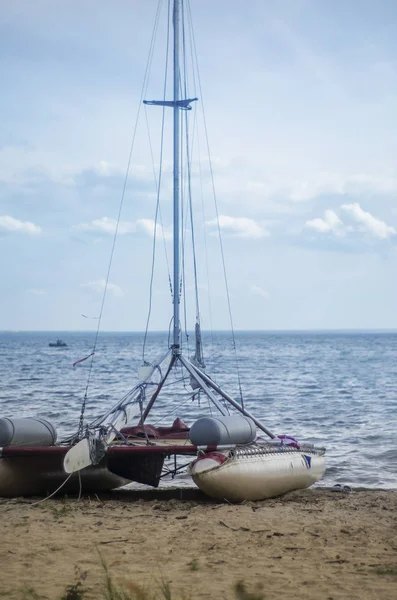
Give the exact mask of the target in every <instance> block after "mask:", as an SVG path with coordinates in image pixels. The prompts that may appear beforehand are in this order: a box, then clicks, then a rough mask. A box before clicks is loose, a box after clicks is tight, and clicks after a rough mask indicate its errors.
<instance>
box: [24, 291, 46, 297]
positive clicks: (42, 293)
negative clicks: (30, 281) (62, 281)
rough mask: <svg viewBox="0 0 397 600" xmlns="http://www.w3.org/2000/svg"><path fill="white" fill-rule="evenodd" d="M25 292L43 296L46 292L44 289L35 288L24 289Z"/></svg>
mask: <svg viewBox="0 0 397 600" xmlns="http://www.w3.org/2000/svg"><path fill="white" fill-rule="evenodd" d="M26 292H27V293H28V294H33V295H34V296H45V294H46V293H47V292H46V291H45V290H35V289H31V290H26Z"/></svg>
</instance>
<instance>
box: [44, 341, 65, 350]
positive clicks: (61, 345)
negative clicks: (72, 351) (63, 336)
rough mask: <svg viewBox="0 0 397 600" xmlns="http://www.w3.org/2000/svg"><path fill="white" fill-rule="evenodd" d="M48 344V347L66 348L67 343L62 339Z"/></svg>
mask: <svg viewBox="0 0 397 600" xmlns="http://www.w3.org/2000/svg"><path fill="white" fill-rule="evenodd" d="M48 345H49V346H50V348H66V346H67V343H66V342H64V341H62V340H57V341H56V342H50V343H49V344H48Z"/></svg>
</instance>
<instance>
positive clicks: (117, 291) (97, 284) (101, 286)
mask: <svg viewBox="0 0 397 600" xmlns="http://www.w3.org/2000/svg"><path fill="white" fill-rule="evenodd" d="M80 287H81V288H82V289H83V290H85V291H87V292H93V293H94V294H103V292H104V291H105V287H106V281H105V279H99V280H98V281H89V282H88V283H82V284H80ZM107 291H108V292H110V293H111V294H113V296H116V297H118V298H120V297H121V296H124V292H123V290H122V289H121V287H120V286H118V285H116V284H115V283H108V285H107Z"/></svg>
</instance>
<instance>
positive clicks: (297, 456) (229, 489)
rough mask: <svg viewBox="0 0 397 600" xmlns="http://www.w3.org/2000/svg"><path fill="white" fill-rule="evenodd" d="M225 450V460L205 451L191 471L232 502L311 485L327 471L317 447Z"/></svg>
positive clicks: (213, 494) (209, 489)
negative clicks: (267, 450) (312, 449)
mask: <svg viewBox="0 0 397 600" xmlns="http://www.w3.org/2000/svg"><path fill="white" fill-rule="evenodd" d="M215 454H218V455H219V453H215ZM223 454H224V456H225V457H226V460H225V462H223V463H222V464H219V462H217V460H214V459H213V458H211V454H209V455H208V458H207V457H206V455H201V456H200V457H199V458H198V459H197V460H196V461H194V462H193V463H192V464H191V466H190V474H191V476H192V478H193V481H194V482H195V484H196V485H197V486H198V487H199V488H200V489H201V490H202V491H203V492H204V493H205V494H207V495H208V496H211V497H213V498H219V499H221V500H223V499H225V500H229V501H231V502H241V501H243V500H263V499H265V498H273V497H275V496H280V495H281V494H285V493H286V492H290V491H292V490H298V489H303V488H307V487H309V486H311V485H312V484H313V483H315V482H316V481H318V480H319V479H321V478H322V476H323V475H324V472H325V459H324V456H323V453H321V452H316V451H312V452H310V451H307V452H306V451H299V450H287V449H285V450H282V451H276V452H274V451H271V452H268V453H266V452H265V451H262V452H260V450H258V452H257V453H256V454H255V453H252V454H251V453H249V451H248V452H246V453H244V450H241V451H239V452H231V453H230V455H228V453H227V452H226V453H223ZM213 456H214V455H213Z"/></svg>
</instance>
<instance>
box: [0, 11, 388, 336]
mask: <svg viewBox="0 0 397 600" xmlns="http://www.w3.org/2000/svg"><path fill="white" fill-rule="evenodd" d="M0 8H1V10H0V30H1V31H0V53H1V57H2V58H1V61H0V80H1V89H2V91H1V94H0V114H1V123H2V126H1V127H0V248H1V260H0V277H1V294H0V330H87V329H95V328H96V326H97V318H98V315H99V314H100V309H101V303H102V297H103V290H104V282H105V281H106V278H107V273H108V266H109V259H110V254H111V250H112V244H113V234H114V228H115V223H116V220H117V217H118V211H119V206H120V198H121V195H122V190H123V185H124V179H125V174H126V169H127V163H128V157H129V151H130V147H131V142H132V139H133V131H134V126H135V121H136V116H137V112H138V106H139V100H140V95H141V90H142V83H143V79H144V73H145V67H146V61H147V56H148V50H149V45H150V39H151V35H152V30H153V23H154V19H155V14H156V10H157V0H113V1H112V2H107V1H105V0H84V1H82V0H68V2H61V1H59V0H36V1H35V2H31V0H13V1H12V2H10V1H9V0H0ZM191 12H192V18H193V24H194V31H195V40H196V48H197V54H198V63H199V73H200V81H201V88H202V89H201V90H199V93H197V95H198V96H200V97H199V102H198V103H197V106H195V109H194V110H193V111H191V114H189V119H190V121H189V122H190V123H191V127H192V131H193V130H194V123H196V119H197V123H199V120H200V119H202V114H203V113H202V111H203V107H204V114H205V118H206V125H207V130H208V139H209V147H210V155H211V157H212V171H213V175H214V187H215V191H216V199H217V206H218V215H219V228H220V230H221V232H222V244H223V251H224V258H225V264H226V272H227V282H228V291H229V296H230V305H231V311H232V319H233V325H234V327H235V328H236V329H246V330H247V329H252V330H272V329H273V330H279V329H286V330H291V329H392V328H397V276H396V275H397V163H396V156H397V116H396V115H397V110H396V108H397V3H396V2H395V0H380V1H378V2H376V3H375V2H373V1H372V0H371V1H370V0H360V1H358V0H356V1H354V0H351V1H350V2H346V1H345V0H323V1H322V2H318V1H317V0H267V1H266V2H264V1H263V0H250V2H248V3H247V2H241V1H237V0H227V1H226V0H217V2H213V0H200V1H198V0H191ZM165 15H166V9H165V3H164V8H163V9H162V11H161V14H160V21H159V34H158V38H157V42H156V46H155V50H154V54H153V61H152V65H151V69H150V77H149V82H148V87H147V92H146V94H147V97H148V98H149V99H153V98H157V99H161V98H162V94H163V84H164V74H163V73H164V48H165V40H166V34H165V31H166V28H165ZM189 81H190V82H191V81H192V79H190V80H189ZM169 89H171V88H169ZM193 91H197V90H193ZM156 111H157V112H156ZM146 114H147V115H148V118H149V119H150V135H151V138H150V139H151V142H152V148H153V153H154V154H153V155H154V170H155V172H156V177H157V175H158V172H159V144H158V135H157V134H158V133H159V125H160V116H161V109H159V108H158V107H148V108H147V109H146ZM195 115H196V116H195ZM165 133H166V137H167V140H170V135H171V131H170V123H169V118H168V117H167V120H166V130H165ZM194 143H195V146H194V148H195V149H194V150H192V173H193V177H192V182H193V183H192V191H193V198H192V202H193V206H194V209H195V214H196V213H197V214H198V217H197V225H196V229H197V265H198V274H199V291H200V310H201V319H202V327H203V329H210V328H212V329H215V330H216V329H228V328H229V327H230V319H229V313H228V303H227V295H226V291H225V284H224V278H223V271H222V258H221V254H220V249H219V240H218V239H217V237H216V235H215V234H216V231H217V221H216V212H215V209H214V203H213V191H212V190H213V188H212V180H211V171H210V168H209V163H208V151H207V150H206V145H205V137H204V133H203V129H202V130H201V133H200V130H199V125H197V134H196V138H195V142H194ZM199 146H200V154H201V156H202V158H200V160H199V159H198V157H199ZM192 147H193V142H192ZM164 149H165V157H164V162H163V183H164V186H163V192H162V194H161V214H162V224H163V231H164V240H163V238H162V236H161V235H159V236H158V240H157V242H156V247H157V251H156V257H157V259H156V268H155V273H154V278H153V290H152V311H151V320H150V327H151V329H154V330H167V329H168V326H169V322H170V319H171V316H172V306H171V299H170V291H169V281H168V269H167V260H166V257H165V250H164V248H166V254H167V257H168V264H169V265H170V264H172V242H171V241H170V233H171V227H172V214H171V204H172V189H171V179H172V167H171V154H170V149H171V147H170V141H168V142H165V145H164ZM200 173H201V176H199V175H200ZM201 190H202V192H201ZM155 207H156V182H155V179H154V176H153V163H152V160H151V153H150V146H149V143H148V134H147V126H146V118H145V111H144V109H141V112H140V119H139V121H138V128H137V134H136V136H135V142H134V145H133V150H132V155H131V167H130V171H129V177H128V182H127V186H126V191H125V196H124V203H123V208H122V212H121V216H120V226H119V235H118V237H117V241H116V245H115V249H114V255H113V261H112V268H111V271H110V275H109V285H108V290H107V294H106V299H105V303H104V308H103V317H102V322H101V327H102V328H103V329H104V330H112V331H142V330H143V329H144V328H145V325H146V320H147V314H148V305H149V284H150V276H151V261H152V245H153V244H152V237H153V235H152V234H153V219H154V216H155ZM203 207H204V208H203ZM204 233H205V234H206V235H205V237H204ZM187 235H188V236H189V235H190V233H189V227H187ZM189 265H190V266H189ZM186 266H187V271H188V273H187V275H186V292H185V295H186V298H187V304H188V309H187V326H188V327H189V328H190V327H193V325H194V318H195V306H194V289H193V286H192V283H193V280H192V276H191V273H192V269H191V260H190V261H189V260H188V259H187V261H186ZM182 313H183V321H184V318H185V317H184V311H182ZM83 315H85V316H83ZM87 317H90V318H87ZM183 326H185V325H184V323H183Z"/></svg>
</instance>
